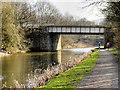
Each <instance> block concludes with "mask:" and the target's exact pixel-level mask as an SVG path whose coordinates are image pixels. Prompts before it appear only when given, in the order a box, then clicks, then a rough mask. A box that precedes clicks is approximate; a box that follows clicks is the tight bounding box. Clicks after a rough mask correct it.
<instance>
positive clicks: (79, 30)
mask: <svg viewBox="0 0 120 90" xmlns="http://www.w3.org/2000/svg"><path fill="white" fill-rule="evenodd" d="M47 30H48V32H50V33H104V30H105V28H104V27H55V26H53V27H52V26H51V27H47Z"/></svg>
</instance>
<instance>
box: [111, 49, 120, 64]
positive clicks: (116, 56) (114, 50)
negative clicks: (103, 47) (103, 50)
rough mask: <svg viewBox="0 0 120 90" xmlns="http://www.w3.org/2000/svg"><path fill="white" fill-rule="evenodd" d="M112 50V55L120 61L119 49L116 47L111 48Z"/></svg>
mask: <svg viewBox="0 0 120 90" xmlns="http://www.w3.org/2000/svg"><path fill="white" fill-rule="evenodd" d="M109 50H110V52H111V53H112V55H113V56H114V57H115V58H116V59H115V60H116V61H117V62H118V61H120V60H119V58H120V56H119V53H118V50H117V49H116V48H113V47H112V48H110V49H109Z"/></svg>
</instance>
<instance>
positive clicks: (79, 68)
mask: <svg viewBox="0 0 120 90" xmlns="http://www.w3.org/2000/svg"><path fill="white" fill-rule="evenodd" d="M98 52H99V51H95V52H93V53H92V54H91V55H90V56H88V57H87V58H85V59H84V60H83V61H82V62H81V63H79V64H78V65H76V66H74V67H72V68H71V69H69V70H67V71H65V72H63V73H61V74H59V75H58V76H54V77H53V78H51V79H50V80H48V81H47V82H46V85H45V86H41V87H38V88H36V89H39V88H42V89H46V88H47V89H49V88H75V87H76V85H77V83H78V82H80V80H81V79H82V78H83V77H85V76H86V75H87V74H88V73H89V72H90V71H91V70H92V68H93V67H94V66H95V63H96V60H97V58H98Z"/></svg>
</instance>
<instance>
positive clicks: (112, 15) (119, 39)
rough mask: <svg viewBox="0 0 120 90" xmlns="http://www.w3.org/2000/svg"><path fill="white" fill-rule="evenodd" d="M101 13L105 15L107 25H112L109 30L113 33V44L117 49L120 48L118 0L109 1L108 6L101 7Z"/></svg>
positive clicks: (119, 7)
mask: <svg viewBox="0 0 120 90" xmlns="http://www.w3.org/2000/svg"><path fill="white" fill-rule="evenodd" d="M103 13H104V14H105V15H106V22H107V24H108V25H109V26H112V29H111V32H112V33H114V34H113V35H114V37H113V40H114V44H115V46H116V48H117V49H119V50H120V30H119V27H120V1H119V2H109V3H108V6H107V7H106V8H105V9H103Z"/></svg>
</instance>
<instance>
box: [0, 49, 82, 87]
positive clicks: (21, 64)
mask: <svg viewBox="0 0 120 90" xmlns="http://www.w3.org/2000/svg"><path fill="white" fill-rule="evenodd" d="M80 54H81V55H82V54H83V53H80V52H79V53H75V52H70V51H58V52H37V53H36V52H32V53H26V54H14V55H10V56H7V57H2V58H1V60H0V64H1V65H0V66H1V67H2V68H1V69H2V70H1V72H0V75H2V76H3V77H4V79H3V80H0V81H1V82H0V83H1V84H5V83H6V85H7V86H14V80H17V81H18V82H19V83H22V84H25V83H26V79H27V78H28V74H31V73H32V74H34V73H35V71H36V70H37V69H39V70H41V72H42V70H44V69H47V67H48V66H54V65H57V64H61V63H64V62H67V61H68V60H72V59H73V58H74V57H76V56H78V55H80Z"/></svg>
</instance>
